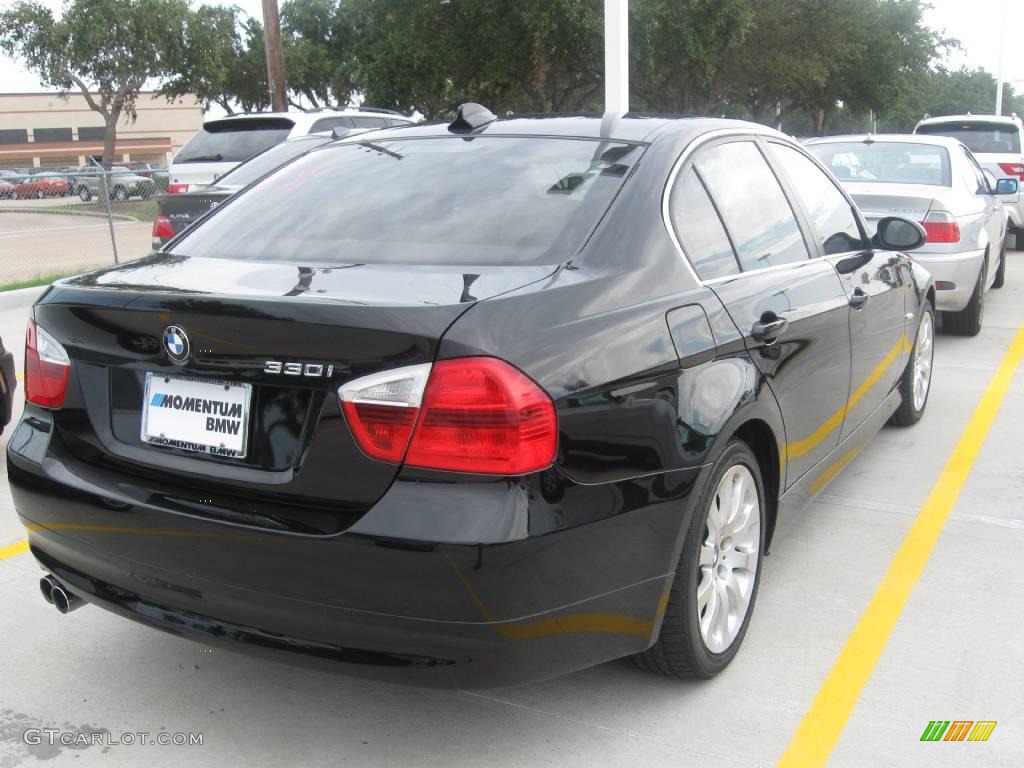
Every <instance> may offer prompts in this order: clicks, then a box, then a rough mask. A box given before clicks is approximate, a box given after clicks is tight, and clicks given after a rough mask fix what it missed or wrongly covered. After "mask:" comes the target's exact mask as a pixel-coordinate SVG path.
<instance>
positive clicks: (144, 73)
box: [0, 0, 190, 167]
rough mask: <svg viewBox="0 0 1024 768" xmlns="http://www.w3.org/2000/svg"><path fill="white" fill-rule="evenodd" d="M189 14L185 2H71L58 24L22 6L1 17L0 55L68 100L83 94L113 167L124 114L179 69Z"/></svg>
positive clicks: (34, 6) (34, 7) (36, 6)
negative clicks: (150, 85) (150, 84)
mask: <svg viewBox="0 0 1024 768" xmlns="http://www.w3.org/2000/svg"><path fill="white" fill-rule="evenodd" d="M189 13H190V11H189V6H188V3H187V2H186V0H70V2H69V3H68V4H67V5H65V6H64V8H63V13H62V15H61V17H60V18H59V19H58V18H55V17H54V15H53V13H52V12H51V11H50V9H49V8H48V7H46V6H45V5H43V4H41V3H39V2H35V1H34V0H28V1H25V0H20V1H19V2H17V3H15V4H14V5H13V6H11V7H10V8H9V9H8V10H6V11H4V12H3V13H0V49H2V50H3V51H4V52H5V53H7V54H8V55H10V56H14V57H16V58H20V59H21V60H22V61H24V63H25V64H26V66H27V67H28V68H29V69H30V70H32V71H33V72H35V73H36V74H37V75H38V76H39V80H40V83H41V84H42V85H44V86H53V87H56V88H58V89H59V91H60V92H61V94H62V95H63V96H65V97H66V96H67V94H68V93H69V92H70V91H71V90H73V89H74V88H77V89H78V90H79V91H81V93H82V96H83V97H84V98H85V101H86V103H87V104H88V105H89V108H90V109H92V110H94V111H95V112H97V113H99V114H100V115H101V116H102V117H103V123H104V126H105V128H106V131H105V133H104V141H103V163H104V166H107V167H109V165H110V164H111V163H112V162H113V158H114V142H115V141H116V138H117V123H118V121H119V120H120V119H121V116H122V114H124V115H127V116H128V117H129V118H130V119H132V120H134V119H135V101H136V99H137V98H138V95H139V91H140V90H141V89H142V87H143V86H144V85H145V83H146V81H147V80H149V79H150V78H158V77H161V76H168V75H171V74H173V73H174V72H175V71H176V70H177V69H178V66H179V62H180V61H181V58H182V54H183V52H184V49H185V41H184V36H183V34H182V30H183V28H184V26H185V22H186V20H187V18H188V16H189Z"/></svg>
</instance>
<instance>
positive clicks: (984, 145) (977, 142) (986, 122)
mask: <svg viewBox="0 0 1024 768" xmlns="http://www.w3.org/2000/svg"><path fill="white" fill-rule="evenodd" d="M914 133H922V134H930V135H933V136H934V135H938V136H952V137H953V138H954V139H959V140H960V141H961V142H963V143H964V144H966V145H967V148H968V149H969V150H971V154H973V155H974V157H975V159H976V160H977V161H978V162H979V163H980V164H981V167H982V168H984V169H985V170H986V171H989V172H990V173H991V174H992V175H993V176H995V177H996V178H997V179H1000V178H1010V179H1017V181H1018V182H1019V183H1020V186H1021V187H1024V123H1022V122H1021V119H1020V118H1019V117H1017V115H1011V116H1010V117H1006V116H997V115H970V114H968V115H948V116H946V117H927V118H925V119H924V120H921V121H920V122H919V123H918V124H917V126H916V127H915V128H914ZM999 199H1000V200H1001V201H1002V203H1003V205H1004V206H1005V207H1006V210H1007V213H1009V216H1010V227H1012V228H1013V229H1014V230H1015V231H1016V232H1017V233H1018V236H1017V241H1018V242H1017V247H1018V248H1020V247H1021V245H1022V243H1021V241H1022V240H1024V236H1022V235H1020V234H1019V233H1021V232H1024V189H1022V190H1020V191H1018V192H1017V194H1014V195H1000V197H999Z"/></svg>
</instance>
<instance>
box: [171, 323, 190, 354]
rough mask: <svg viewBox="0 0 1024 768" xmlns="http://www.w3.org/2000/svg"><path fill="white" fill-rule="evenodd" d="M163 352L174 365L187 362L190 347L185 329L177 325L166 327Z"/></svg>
mask: <svg viewBox="0 0 1024 768" xmlns="http://www.w3.org/2000/svg"><path fill="white" fill-rule="evenodd" d="M164 350H165V351H166V352H167V356H168V357H169V358H171V360H173V361H174V362H176V363H183V362H185V361H186V360H188V356H189V355H190V354H191V353H192V345H191V344H190V343H189V340H188V334H187V333H185V329H184V328H181V327H179V326H177V325H168V326H167V327H166V328H165V329H164Z"/></svg>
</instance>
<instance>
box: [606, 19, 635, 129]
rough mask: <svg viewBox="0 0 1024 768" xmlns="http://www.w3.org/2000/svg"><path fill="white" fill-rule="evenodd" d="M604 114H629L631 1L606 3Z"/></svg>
mask: <svg viewBox="0 0 1024 768" xmlns="http://www.w3.org/2000/svg"><path fill="white" fill-rule="evenodd" d="M604 111H605V114H609V115H624V114H626V113H627V112H629V0H604Z"/></svg>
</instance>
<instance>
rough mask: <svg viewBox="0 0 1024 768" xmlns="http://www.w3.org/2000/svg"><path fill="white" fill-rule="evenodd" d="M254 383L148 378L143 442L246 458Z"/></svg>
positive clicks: (144, 406)
mask: <svg viewBox="0 0 1024 768" xmlns="http://www.w3.org/2000/svg"><path fill="white" fill-rule="evenodd" d="M251 398H252V385H251V384H230V383H227V382H223V381H210V380H209V379H194V378H186V377H184V376H166V375H163V374H159V373H147V374H146V394H145V399H144V400H143V401H142V440H143V442H146V443H150V444H151V445H163V446H168V447H171V448H180V449H182V450H186V451H195V452H196V453H206V454H209V455H211V456H226V457H228V458H232V459H244V458H245V455H246V452H247V447H248V433H249V401H250V400H251Z"/></svg>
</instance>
